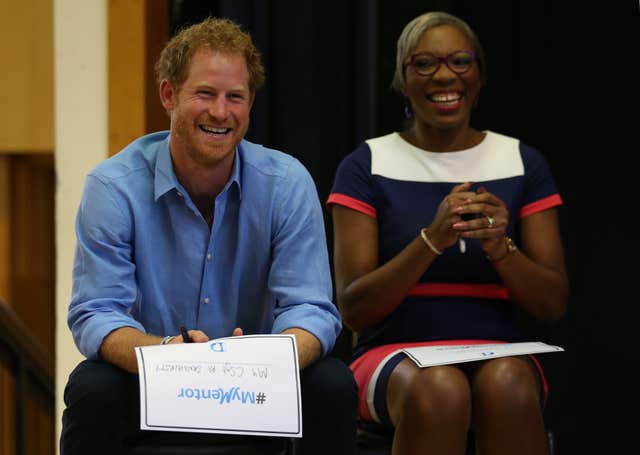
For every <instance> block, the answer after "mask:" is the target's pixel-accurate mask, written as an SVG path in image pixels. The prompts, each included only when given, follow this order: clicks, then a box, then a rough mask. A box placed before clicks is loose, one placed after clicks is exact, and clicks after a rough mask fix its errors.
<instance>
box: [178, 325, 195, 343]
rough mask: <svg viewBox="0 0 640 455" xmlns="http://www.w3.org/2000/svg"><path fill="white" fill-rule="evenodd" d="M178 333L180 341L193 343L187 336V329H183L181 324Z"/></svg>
mask: <svg viewBox="0 0 640 455" xmlns="http://www.w3.org/2000/svg"><path fill="white" fill-rule="evenodd" d="M180 334H181V335H182V341H183V342H184V343H193V340H192V339H191V337H190V336H189V332H187V329H185V328H184V326H183V325H181V326H180Z"/></svg>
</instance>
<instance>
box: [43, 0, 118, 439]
mask: <svg viewBox="0 0 640 455" xmlns="http://www.w3.org/2000/svg"><path fill="white" fill-rule="evenodd" d="M106 2H107V0H55V1H54V36H55V53H54V55H55V57H54V67H55V72H54V77H55V92H54V93H55V150H56V153H55V161H56V177H57V187H56V254H57V257H56V269H57V276H56V434H57V435H59V434H60V423H61V416H62V410H63V409H64V404H63V401H62V395H63V391H64V386H65V384H66V382H67V378H68V376H69V373H70V372H71V370H72V369H73V367H74V366H75V365H76V364H77V363H78V362H79V361H80V360H81V359H82V357H81V355H80V354H79V353H78V351H77V349H76V347H75V345H74V344H73V341H72V339H71V333H70V331H69V329H68V328H67V323H66V316H67V307H68V304H69V297H70V295H71V267H72V261H73V251H74V246H75V233H74V221H75V214H76V210H77V207H78V203H79V200H80V195H81V192H82V186H83V184H84V179H85V176H86V174H87V172H88V171H89V170H90V169H91V168H92V167H93V166H95V165H96V164H97V163H98V162H99V161H101V160H103V159H104V158H105V157H106V156H107V150H108V134H107V108H108V106H107V3H106ZM56 445H57V444H56ZM56 450H58V449H56Z"/></svg>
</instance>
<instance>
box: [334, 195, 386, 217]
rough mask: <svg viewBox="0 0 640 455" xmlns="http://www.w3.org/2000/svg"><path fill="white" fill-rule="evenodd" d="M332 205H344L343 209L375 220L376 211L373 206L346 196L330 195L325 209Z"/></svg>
mask: <svg viewBox="0 0 640 455" xmlns="http://www.w3.org/2000/svg"><path fill="white" fill-rule="evenodd" d="M332 204H339V205H344V206H345V207H349V208H350V209H353V210H356V211H358V212H361V213H364V214H365V215H369V216H370V217H372V218H376V209H375V208H374V207H373V206H371V205H369V204H367V203H365V202H362V201H360V200H358V199H355V198H352V197H351V196H347V195H346V194H340V193H331V194H330V195H329V198H328V199H327V207H330V206H331V205H332Z"/></svg>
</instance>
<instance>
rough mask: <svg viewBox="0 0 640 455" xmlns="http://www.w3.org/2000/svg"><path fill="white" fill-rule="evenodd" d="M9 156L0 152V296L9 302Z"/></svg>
mask: <svg viewBox="0 0 640 455" xmlns="http://www.w3.org/2000/svg"><path fill="white" fill-rule="evenodd" d="M10 164H11V158H10V157H9V156H6V155H2V154H0V297H3V298H4V301H5V302H11V237H10V233H11V199H10V197H9V195H10V184H11V181H10V175H9V167H10Z"/></svg>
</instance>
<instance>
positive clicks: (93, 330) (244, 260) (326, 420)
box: [60, 19, 356, 455]
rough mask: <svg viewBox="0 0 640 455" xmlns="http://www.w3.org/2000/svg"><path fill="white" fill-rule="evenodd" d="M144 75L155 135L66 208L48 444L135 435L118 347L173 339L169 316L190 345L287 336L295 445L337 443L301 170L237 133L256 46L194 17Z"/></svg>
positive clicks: (346, 411)
mask: <svg viewBox="0 0 640 455" xmlns="http://www.w3.org/2000/svg"><path fill="white" fill-rule="evenodd" d="M156 70H157V75H158V81H159V92H160V99H161V101H162V105H163V106H164V107H165V109H166V110H167V112H168V113H169V115H170V117H171V129H170V131H169V132H158V133H154V134H150V135H147V136H143V137H141V138H139V139H137V140H135V141H134V142H133V143H131V144H130V145H128V146H127V147H126V148H125V149H124V150H122V151H121V152H120V153H118V154H117V155H116V156H114V157H112V158H110V159H108V160H106V161H104V162H103V163H101V164H99V165H98V166H97V167H96V168H95V169H94V170H93V171H92V172H91V173H90V174H89V176H88V177H87V180H86V184H85V188H84V193H83V197H82V201H81V204H80V208H79V210H78V216H77V222H76V232H77V249H76V255H75V263H74V269H73V295H72V300H71V304H70V308H69V315H68V324H69V327H70V328H71V330H72V332H73V336H74V339H75V341H76V344H77V346H78V348H79V349H80V351H81V352H82V353H83V354H84V355H85V356H86V357H87V360H85V361H83V362H81V363H80V364H79V365H78V366H77V367H76V369H75V370H74V371H73V372H72V373H71V375H70V377H69V382H68V384H67V387H66V389H65V403H66V409H65V411H64V415H63V428H62V437H61V443H60V444H61V453H62V455H71V454H83V455H85V454H87V453H92V454H96V453H120V452H122V451H124V449H123V444H124V442H123V441H126V440H128V439H130V438H132V437H136V435H138V436H139V434H140V433H143V432H141V431H140V430H139V429H138V428H139V417H138V416H137V414H136V413H137V412H138V411H139V410H138V407H139V403H138V400H139V398H138V396H137V393H138V391H137V389H138V385H137V376H136V375H135V373H136V372H137V362H136V357H135V351H134V348H135V347H136V346H147V345H154V344H167V343H182V342H183V341H184V339H183V337H182V335H180V334H179V327H180V326H181V325H184V326H186V327H187V328H188V329H189V330H188V335H189V336H190V337H191V338H192V340H193V341H194V342H206V341H207V340H209V339H210V338H217V337H222V336H229V335H232V334H233V335H241V334H243V333H245V334H252V333H291V334H294V335H295V337H296V341H297V346H298V355H299V364H300V368H301V384H302V407H303V439H302V443H301V452H302V453H303V454H307V453H322V454H341V453H353V452H354V450H355V431H356V387H355V383H354V381H353V377H352V376H351V373H350V371H349V370H348V368H347V367H346V365H345V364H343V363H342V362H340V361H338V360H337V359H335V358H332V357H328V356H326V355H327V354H328V353H329V351H330V350H331V348H332V346H333V343H334V341H335V338H336V336H337V334H338V333H339V331H340V329H341V322H340V319H339V315H338V313H337V311H336V308H335V306H334V305H333V303H332V302H331V278H330V272H329V266H328V257H327V250H326V242H325V234H324V224H323V219H322V211H321V208H320V204H319V201H318V196H317V193H316V190H315V186H314V184H313V180H312V179H311V177H310V175H309V173H308V172H307V171H306V169H305V168H304V167H303V166H302V165H301V164H300V163H299V162H298V161H297V160H295V159H294V158H292V157H290V156H288V155H285V154H283V153H281V152H277V151H275V150H270V149H267V148H264V147H262V146H258V145H255V144H252V143H250V142H248V141H246V140H244V139H243V138H244V135H245V133H246V132H247V128H248V126H249V114H250V111H251V106H252V104H253V101H254V98H255V92H256V90H257V89H258V88H259V87H260V86H261V85H262V84H263V81H264V70H263V67H262V63H261V58H260V54H259V53H258V51H257V49H256V48H255V47H254V45H253V43H252V41H251V38H250V37H249V35H247V34H246V33H244V32H243V31H242V30H241V29H240V28H239V27H238V26H237V25H236V24H234V23H233V22H231V21H228V20H222V19H207V20H205V21H203V22H201V23H199V24H196V25H194V26H191V27H189V28H187V29H185V30H183V31H182V32H180V33H179V34H178V35H176V36H175V37H174V38H172V39H171V40H170V42H169V43H168V44H167V46H166V47H165V49H164V50H163V52H162V54H161V56H160V58H159V60H158V63H157V65H156ZM174 435H175V437H176V438H179V437H180V436H182V437H184V434H174ZM211 436H212V440H215V438H214V437H213V436H215V435H211Z"/></svg>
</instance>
